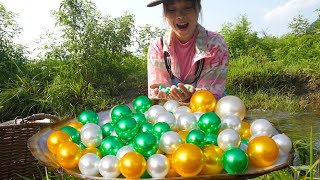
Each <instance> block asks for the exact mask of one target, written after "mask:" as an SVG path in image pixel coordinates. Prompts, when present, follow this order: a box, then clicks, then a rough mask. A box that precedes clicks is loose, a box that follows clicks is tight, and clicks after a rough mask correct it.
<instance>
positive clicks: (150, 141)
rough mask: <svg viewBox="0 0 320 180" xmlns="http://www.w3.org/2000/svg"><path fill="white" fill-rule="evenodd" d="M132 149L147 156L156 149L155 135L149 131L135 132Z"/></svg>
mask: <svg viewBox="0 0 320 180" xmlns="http://www.w3.org/2000/svg"><path fill="white" fill-rule="evenodd" d="M133 149H134V151H136V152H138V153H140V154H141V155H142V156H144V157H145V158H149V157H150V156H151V155H153V154H155V153H156V152H157V151H158V141H157V138H156V136H155V135H153V134H152V133H149V132H144V133H139V134H137V136H136V137H135V138H134V139H133Z"/></svg>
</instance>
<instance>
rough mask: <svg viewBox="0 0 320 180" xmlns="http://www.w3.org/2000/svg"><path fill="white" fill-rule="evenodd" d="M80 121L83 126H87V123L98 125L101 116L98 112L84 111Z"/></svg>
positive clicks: (79, 118)
mask: <svg viewBox="0 0 320 180" xmlns="http://www.w3.org/2000/svg"><path fill="white" fill-rule="evenodd" d="M78 121H79V122H80V123H81V124H83V125H85V124H87V123H94V124H98V123H99V116H98V114H97V113H96V112H94V111H92V110H86V111H82V112H81V113H80V114H79V116H78Z"/></svg>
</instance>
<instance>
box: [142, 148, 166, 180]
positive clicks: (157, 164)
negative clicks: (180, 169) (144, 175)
mask: <svg viewBox="0 0 320 180" xmlns="http://www.w3.org/2000/svg"><path fill="white" fill-rule="evenodd" d="M169 169H170V162H169V160H168V158H167V157H166V156H164V155H162V154H154V155H152V156H150V157H149V158H148V161H147V171H148V173H149V175H150V176H151V177H153V178H164V177H165V176H166V175H167V174H168V171H169Z"/></svg>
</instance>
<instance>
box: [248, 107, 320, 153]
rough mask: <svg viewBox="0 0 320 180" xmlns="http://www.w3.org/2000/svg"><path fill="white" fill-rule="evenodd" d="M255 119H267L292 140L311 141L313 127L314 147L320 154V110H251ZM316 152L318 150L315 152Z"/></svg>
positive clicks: (251, 115) (250, 113)
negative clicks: (293, 111) (289, 111)
mask: <svg viewBox="0 0 320 180" xmlns="http://www.w3.org/2000/svg"><path fill="white" fill-rule="evenodd" d="M247 115H248V116H250V117H252V118H253V119H267V120H269V121H270V122H271V123H272V124H273V125H274V127H276V128H277V129H278V130H280V131H282V132H283V133H285V134H286V135H287V136H288V137H290V139H291V140H292V142H295V141H297V140H305V141H306V142H307V143H308V144H309V142H310V132H311V127H312V131H313V148H314V149H315V150H316V151H317V152H318V154H320V112H319V111H318V112H317V111H314V112H297V113H288V112H266V111H261V112H249V113H247ZM315 154H316V152H315Z"/></svg>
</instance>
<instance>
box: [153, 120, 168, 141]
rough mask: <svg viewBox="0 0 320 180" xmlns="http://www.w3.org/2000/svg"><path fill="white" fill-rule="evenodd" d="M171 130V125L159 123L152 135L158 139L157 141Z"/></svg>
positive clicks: (154, 127) (156, 124) (155, 125)
mask: <svg viewBox="0 0 320 180" xmlns="http://www.w3.org/2000/svg"><path fill="white" fill-rule="evenodd" d="M170 130H171V128H170V126H169V124H168V123H165V122H157V123H155V124H154V125H153V127H152V133H153V135H155V136H156V137H157V139H160V138H161V136H162V134H163V133H165V132H168V131H170Z"/></svg>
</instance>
